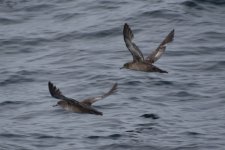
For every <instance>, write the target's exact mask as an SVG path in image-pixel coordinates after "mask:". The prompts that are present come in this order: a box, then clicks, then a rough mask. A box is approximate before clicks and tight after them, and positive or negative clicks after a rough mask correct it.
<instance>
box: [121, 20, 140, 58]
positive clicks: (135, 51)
mask: <svg viewBox="0 0 225 150" xmlns="http://www.w3.org/2000/svg"><path fill="white" fill-rule="evenodd" d="M123 37H124V42H125V44H126V46H127V48H128V49H129V51H130V53H131V54H132V56H133V62H140V61H144V56H143V54H142V52H141V51H140V49H139V48H138V46H137V45H136V44H135V43H133V42H132V39H133V38H134V35H133V33H132V30H131V29H130V27H129V25H128V24H127V23H125V24H124V28H123Z"/></svg>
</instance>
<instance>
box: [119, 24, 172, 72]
mask: <svg viewBox="0 0 225 150" xmlns="http://www.w3.org/2000/svg"><path fill="white" fill-rule="evenodd" d="M123 36H124V41H125V43H126V46H127V48H128V50H129V51H130V53H131V54H132V56H133V61H132V62H128V63H125V64H124V65H123V67H122V68H126V69H131V70H137V71H145V72H160V73H168V72H167V71H165V70H161V69H159V68H158V67H156V66H154V65H153V64H154V63H155V62H156V61H157V60H158V59H159V58H160V57H161V56H162V54H163V53H164V52H165V49H166V44H167V43H170V42H172V41H173V38H174V29H173V30H172V31H171V32H170V33H169V34H168V35H167V36H166V38H165V39H164V40H163V41H162V42H161V44H160V45H159V46H158V47H157V48H156V49H155V50H154V51H153V52H152V53H151V54H150V55H149V56H147V57H146V58H144V56H143V54H142V52H141V50H140V49H139V48H138V46H137V45H136V44H135V43H134V42H132V39H133V38H134V35H133V33H132V30H131V29H130V27H129V25H128V24H127V23H125V24H124V28H123ZM122 68H120V69H122Z"/></svg>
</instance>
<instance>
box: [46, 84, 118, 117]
mask: <svg viewBox="0 0 225 150" xmlns="http://www.w3.org/2000/svg"><path fill="white" fill-rule="evenodd" d="M48 88H49V92H50V94H51V96H52V97H54V98H56V99H60V101H58V102H57V104H56V105H54V106H61V107H62V108H64V109H65V110H68V111H72V112H77V113H89V114H95V115H102V112H100V111H98V110H96V109H95V108H93V107H92V106H91V105H92V104H93V103H94V102H96V101H98V100H101V99H103V98H105V97H107V96H109V95H111V94H112V93H114V92H115V91H116V89H117V83H115V84H114V85H113V87H112V88H111V89H110V90H109V91H108V92H107V93H105V94H103V95H102V96H96V97H90V98H86V99H84V100H82V101H77V100H75V99H72V98H68V97H66V96H64V95H63V94H62V92H61V91H60V90H59V89H58V88H57V87H56V86H55V85H54V84H53V83H52V82H50V81H49V82H48Z"/></svg>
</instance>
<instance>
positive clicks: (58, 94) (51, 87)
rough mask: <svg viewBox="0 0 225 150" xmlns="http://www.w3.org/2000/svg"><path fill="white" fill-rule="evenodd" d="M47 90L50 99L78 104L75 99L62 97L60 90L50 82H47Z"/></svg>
mask: <svg viewBox="0 0 225 150" xmlns="http://www.w3.org/2000/svg"><path fill="white" fill-rule="evenodd" d="M48 89H49V92H50V94H51V96H52V97H54V98H56V99H60V100H65V101H69V102H74V103H76V104H77V103H79V102H78V101H76V100H75V99H72V98H68V97H66V96H64V95H63V94H62V92H61V91H60V89H58V88H57V87H56V86H55V85H54V84H53V83H52V82H50V81H49V82H48Z"/></svg>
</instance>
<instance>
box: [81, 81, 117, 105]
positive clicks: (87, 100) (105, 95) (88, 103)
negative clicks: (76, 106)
mask: <svg viewBox="0 0 225 150" xmlns="http://www.w3.org/2000/svg"><path fill="white" fill-rule="evenodd" d="M116 89H117V83H114V84H113V86H112V88H111V89H110V90H109V91H108V92H107V93H105V94H103V95H101V96H96V97H90V98H87V99H84V100H82V101H81V102H80V103H82V104H86V105H89V106H91V105H92V104H93V103H94V102H96V101H98V100H101V99H104V98H105V97H107V96H109V95H111V94H113V93H114V92H115V91H116Z"/></svg>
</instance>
